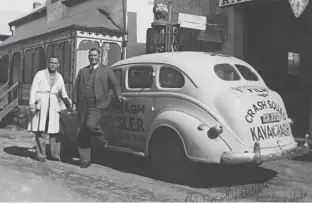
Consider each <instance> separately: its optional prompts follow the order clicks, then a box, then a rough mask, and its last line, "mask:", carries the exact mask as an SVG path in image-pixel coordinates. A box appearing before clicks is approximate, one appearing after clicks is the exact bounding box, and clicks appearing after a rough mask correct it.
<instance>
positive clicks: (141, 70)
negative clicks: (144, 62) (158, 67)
mask: <svg viewBox="0 0 312 203" xmlns="http://www.w3.org/2000/svg"><path fill="white" fill-rule="evenodd" d="M153 73H154V69H153V67H152V66H133V67H131V68H129V72H128V87H129V88H151V87H152V86H153V82H154V76H153Z"/></svg>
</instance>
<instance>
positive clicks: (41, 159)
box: [38, 158, 46, 162]
mask: <svg viewBox="0 0 312 203" xmlns="http://www.w3.org/2000/svg"><path fill="white" fill-rule="evenodd" d="M38 161H39V162H46V159H45V158H38Z"/></svg>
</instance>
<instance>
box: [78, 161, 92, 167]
mask: <svg viewBox="0 0 312 203" xmlns="http://www.w3.org/2000/svg"><path fill="white" fill-rule="evenodd" d="M89 166H91V163H90V162H85V163H82V164H81V165H80V168H88V167H89Z"/></svg>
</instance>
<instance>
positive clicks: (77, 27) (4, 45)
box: [0, 24, 124, 49]
mask: <svg viewBox="0 0 312 203" xmlns="http://www.w3.org/2000/svg"><path fill="white" fill-rule="evenodd" d="M73 28H74V29H92V30H95V31H100V30H106V31H110V32H117V33H120V34H124V32H123V31H122V30H117V29H108V28H105V27H99V28H94V27H87V26H81V25H77V24H73V25H69V26H66V27H62V28H59V29H55V30H52V31H49V32H46V33H44V34H38V35H34V36H32V37H29V38H27V39H21V40H17V41H14V42H10V43H8V44H0V49H1V48H4V47H7V46H10V45H12V44H16V43H19V42H22V41H26V40H29V39H33V38H36V37H40V36H44V35H47V34H50V33H53V32H59V31H62V30H66V29H73ZM4 43H5V41H4Z"/></svg>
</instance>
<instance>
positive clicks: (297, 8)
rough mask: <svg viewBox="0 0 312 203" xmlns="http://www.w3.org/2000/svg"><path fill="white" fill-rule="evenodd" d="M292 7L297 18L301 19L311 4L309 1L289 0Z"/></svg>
mask: <svg viewBox="0 0 312 203" xmlns="http://www.w3.org/2000/svg"><path fill="white" fill-rule="evenodd" d="M289 3H290V6H291V8H292V10H293V12H294V15H295V17H296V18H299V17H300V16H301V14H302V12H303V11H304V9H305V8H306V7H307V5H308V4H309V0H289Z"/></svg>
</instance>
